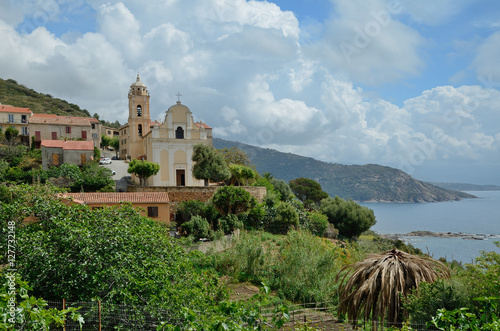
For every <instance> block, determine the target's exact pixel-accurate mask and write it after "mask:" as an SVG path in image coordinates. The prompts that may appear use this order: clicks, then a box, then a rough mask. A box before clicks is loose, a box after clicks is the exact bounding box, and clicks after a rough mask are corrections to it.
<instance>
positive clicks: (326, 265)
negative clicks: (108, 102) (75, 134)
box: [0, 167, 500, 330]
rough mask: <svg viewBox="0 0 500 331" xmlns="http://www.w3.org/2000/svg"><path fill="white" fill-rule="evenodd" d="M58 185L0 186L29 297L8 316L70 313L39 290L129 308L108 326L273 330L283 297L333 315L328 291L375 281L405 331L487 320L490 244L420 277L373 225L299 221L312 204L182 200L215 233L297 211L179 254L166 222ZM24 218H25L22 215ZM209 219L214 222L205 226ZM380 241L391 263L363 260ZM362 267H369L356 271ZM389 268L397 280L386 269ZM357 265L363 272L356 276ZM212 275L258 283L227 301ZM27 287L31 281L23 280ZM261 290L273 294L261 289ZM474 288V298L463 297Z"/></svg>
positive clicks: (425, 265) (334, 299)
mask: <svg viewBox="0 0 500 331" xmlns="http://www.w3.org/2000/svg"><path fill="white" fill-rule="evenodd" d="M61 171H62V172H63V173H64V175H65V176H68V177H71V176H74V175H75V174H76V173H78V172H77V171H78V170H76V169H73V168H72V167H63V168H62V169H61ZM235 189H240V188H237V187H236V188H235ZM57 192H58V190H56V189H54V188H51V187H50V186H39V185H34V186H27V185H19V186H0V224H1V225H2V232H3V233H2V236H1V238H0V249H1V250H2V251H7V245H8V241H7V235H6V234H7V231H8V230H9V226H10V225H11V224H13V225H14V227H15V231H16V239H17V240H18V242H17V247H18V250H17V251H16V268H17V270H18V275H17V279H18V280H17V282H18V283H19V282H21V279H22V280H23V281H25V282H27V283H26V287H25V289H26V291H28V293H26V291H24V290H23V291H24V292H23V293H24V294H23V295H24V297H21V296H20V294H17V302H18V303H20V302H23V301H24V300H29V302H30V305H31V306H26V307H25V308H23V310H20V311H19V312H18V313H17V315H16V319H17V321H18V325H20V323H24V322H23V321H28V319H27V318H28V316H29V318H30V319H31V321H30V322H35V323H45V324H46V325H51V327H52V326H55V325H60V324H58V323H60V321H62V320H63V319H64V318H66V319H75V320H78V319H79V318H80V317H79V315H78V311H75V310H66V311H56V310H50V309H47V308H46V306H45V304H44V301H43V300H42V299H41V298H43V299H44V300H60V299H61V298H63V297H64V298H66V299H67V300H68V301H70V300H71V301H73V300H77V301H80V300H81V301H90V300H101V301H102V302H103V303H109V304H111V303H119V304H126V305H128V306H131V307H135V311H136V315H135V317H134V322H132V320H131V321H128V322H127V321H125V320H119V319H117V320H115V322H114V323H115V324H113V325H111V326H110V325H108V326H107V328H108V329H111V328H122V329H137V328H139V327H142V326H144V325H145V324H144V323H146V322H145V316H156V318H157V320H156V321H157V322H156V325H158V326H159V327H161V328H163V329H165V330H175V329H176V327H177V326H179V327H181V326H182V327H186V326H191V327H192V328H194V329H197V330H201V329H205V330H214V329H224V328H226V329H229V330H254V329H259V328H260V329H262V330H264V329H278V328H279V327H280V326H282V325H283V323H284V322H286V319H287V316H288V313H287V312H288V309H289V308H288V307H289V306H290V304H291V303H292V302H293V303H295V304H300V303H308V302H315V303H316V305H317V307H330V308H331V309H335V308H340V312H339V313H338V314H336V317H337V318H340V319H342V318H345V317H346V316H344V315H343V314H344V312H348V311H349V310H347V311H346V310H343V309H344V308H342V305H344V304H347V303H348V302H350V301H349V300H346V299H345V296H342V295H341V296H340V297H339V290H340V293H343V292H345V293H346V294H347V297H348V298H349V297H351V298H354V297H355V296H361V297H363V298H368V297H369V296H364V295H362V294H360V293H358V292H356V291H358V290H359V291H362V290H363V289H370V288H378V290H377V291H379V292H374V293H379V294H378V295H379V296H378V298H379V299H376V298H375V297H373V300H375V301H377V300H378V301H377V302H382V301H381V299H380V298H382V297H383V296H387V295H389V294H390V298H392V299H394V300H396V299H397V300H401V301H400V303H398V304H395V305H394V307H400V308H398V309H400V310H398V314H397V317H398V318H397V319H396V320H397V321H398V322H403V321H406V322H407V323H408V324H407V326H406V329H408V328H409V327H412V325H413V324H412V323H427V322H428V323H434V324H432V325H433V326H434V327H437V328H438V329H442V330H453V328H458V325H457V323H462V321H468V322H467V323H469V324H468V325H470V329H471V330H496V329H495V328H497V329H498V318H497V316H498V315H499V313H500V312H499V307H498V291H499V287H498V286H499V284H498V279H499V275H500V254H498V253H494V252H485V253H483V254H482V256H481V257H480V258H478V259H477V263H476V264H474V265H465V266H462V265H460V264H458V265H457V264H453V265H449V267H450V268H451V279H442V280H439V281H437V282H434V283H431V281H433V280H434V279H435V278H426V276H425V277H424V275H432V274H433V273H435V275H436V274H440V273H441V274H445V273H446V271H445V269H443V267H442V264H440V263H438V262H436V261H433V260H430V259H429V258H425V257H421V256H414V255H411V256H410V255H408V254H406V253H403V252H402V251H411V252H414V250H413V249H412V248H411V247H407V246H405V245H403V244H402V243H401V242H394V241H390V240H387V239H382V238H378V237H377V236H376V235H375V234H373V233H365V234H364V235H362V236H360V239H358V240H353V241H349V242H341V241H336V240H330V239H326V238H320V237H318V236H316V235H314V234H313V233H311V231H307V230H302V229H304V228H305V227H304V224H307V222H306V220H309V222H310V223H309V224H315V223H319V224H321V223H322V221H326V220H325V219H324V217H325V215H323V214H321V213H319V212H317V211H312V212H307V211H305V210H304V209H303V208H301V207H300V205H299V204H298V203H297V200H293V201H292V202H288V203H287V202H276V204H275V205H273V206H271V205H265V204H260V205H259V204H257V205H255V206H254V207H252V208H250V209H249V210H247V211H246V212H241V213H239V214H234V213H227V215H226V216H225V217H222V216H221V215H220V214H219V213H218V212H217V211H216V209H215V207H214V206H213V205H211V204H202V203H199V202H185V203H183V204H181V205H180V206H179V210H182V212H183V218H184V217H185V219H186V220H187V219H189V221H187V223H185V224H186V225H184V227H186V228H188V227H190V228H191V230H189V231H191V232H192V234H193V236H196V237H205V235H206V234H207V233H210V232H211V231H212V230H220V229H221V228H223V227H224V226H225V225H224V224H223V223H224V222H227V223H231V222H232V224H234V223H235V222H241V223H242V224H243V226H244V228H247V227H249V224H250V223H249V222H250V221H249V220H250V219H251V218H252V217H255V218H257V219H258V218H259V217H263V216H262V215H263V214H264V215H265V217H267V216H269V213H270V211H271V210H274V212H276V213H278V212H281V208H283V210H282V214H283V215H285V216H283V215H282V217H283V218H288V219H296V218H295V216H291V214H293V215H295V213H297V215H298V222H299V224H298V228H299V229H298V230H289V231H288V232H287V233H286V234H283V235H273V234H270V233H269V232H264V231H241V232H240V234H239V236H236V235H235V236H233V237H232V239H231V240H230V242H227V243H226V244H225V250H224V251H223V252H221V253H217V252H215V251H209V253H208V254H202V253H200V252H196V251H195V252H191V253H186V252H185V251H184V249H183V248H182V247H181V246H180V243H181V242H183V241H178V240H176V239H173V238H171V237H169V235H168V228H166V227H164V226H162V225H159V224H156V223H155V221H153V220H150V219H148V218H145V217H143V216H141V215H140V214H139V213H138V212H137V211H135V210H134V209H132V208H131V206H129V205H123V206H121V207H113V208H103V209H97V210H90V209H89V208H87V207H85V206H81V205H67V204H64V203H62V202H61V201H60V198H58V197H57V195H55V193H57ZM285 205H286V207H280V206H285ZM290 207H291V208H290ZM262 212H263V214H262ZM294 212H295V213H294ZM198 214H202V215H204V216H203V217H202V216H197V215H198ZM266 215H267V216H266ZM286 215H288V216H286ZM27 218H28V219H30V220H31V221H30V222H24V220H26V219H27ZM312 220H315V221H314V222H313V221H312ZM321 220H322V221H321ZM188 224H189V225H188ZM252 224H257V225H258V224H259V223H258V222H255V223H252ZM214 225H215V226H216V227H217V226H220V228H214V229H213V228H212V226H214ZM226 225H227V224H226ZM361 238H362V239H361ZM391 246H392V247H394V246H398V247H399V248H400V249H399V250H398V251H396V250H394V251H392V250H391V251H390V252H388V254H389V255H390V254H393V255H394V256H393V258H392V259H393V260H397V261H401V262H402V263H401V264H398V263H399V262H397V263H391V261H392V260H391V258H387V256H386V255H383V257H384V258H381V259H377V257H374V256H371V257H368V260H364V259H365V258H366V257H367V254H370V253H376V252H380V251H382V250H383V249H385V248H386V247H391ZM1 259H2V260H1V261H0V263H1V264H2V265H5V264H6V263H7V262H8V260H7V256H6V255H4V256H2V257H1ZM375 260H377V261H378V262H376V261H375ZM360 261H363V262H360ZM394 262H395V261H394ZM445 264H447V263H445ZM447 265H448V264H447ZM435 267H437V269H434V268H435ZM366 268H369V269H370V270H372V271H371V272H366V271H367V269H366ZM342 270H344V271H342ZM349 270H353V271H354V272H349ZM361 270H365V271H364V272H361ZM419 270H425V271H426V272H425V273H423V272H419ZM398 273H399V274H400V275H403V274H406V275H408V277H403V278H401V277H400V278H398V277H393V276H392V275H397V274H398ZM1 274H2V280H3V284H4V289H3V290H2V293H5V292H6V291H7V290H6V288H5V276H6V275H7V273H6V270H5V269H2V271H1ZM363 274H364V275H366V279H365V278H363V277H361V276H362V275H363ZM338 275H340V278H339V277H337V276H338ZM377 275H380V277H378V276H377ZM411 275H413V276H411ZM344 276H345V277H346V278H345V279H346V280H347V279H350V280H349V281H348V282H350V284H351V286H346V285H345V284H346V283H345V281H344V282H341V281H340V280H341V279H342V278H343V277H344ZM410 276H411V277H410ZM221 279H226V281H230V282H240V281H245V282H251V283H254V284H257V285H259V286H262V289H263V292H264V293H262V294H260V295H258V296H256V297H254V298H253V299H251V300H249V301H245V302H240V301H227V298H228V293H227V291H226V289H225V283H222V282H221ZM386 279H387V280H386ZM396 280H399V281H401V282H399V281H398V282H396ZM426 281H427V282H426ZM418 282H420V284H419V285H418V287H417V286H416V284H417V283H418ZM28 284H29V286H30V287H31V288H32V290H30V289H28V288H27V285H28ZM262 284H265V285H262ZM342 284H344V285H342ZM396 284H400V286H396ZM19 287H21V286H19ZM346 288H350V289H352V290H353V291H350V290H346ZM398 288H399V289H404V290H401V291H400V290H397V289H398ZM411 289H413V290H411ZM269 290H271V291H272V293H273V296H269V294H265V293H267V292H269ZM398 293H400V294H401V296H400V295H399V294H398ZM478 297H481V298H483V299H481V300H474V299H475V298H478ZM9 298H10V297H9V294H7V295H4V296H1V297H0V312H6V309H7V308H6V307H7V306H6V302H8V300H9ZM35 298H39V299H35ZM484 298H486V299H484ZM392 299H387V300H386V301H385V302H387V303H389V302H390V300H392ZM2 300H3V301H2ZM373 302H374V301H372V303H373ZM268 305H272V307H269V306H268ZM372 306H373V305H372ZM30 307H32V308H34V307H37V308H39V309H36V314H35V313H30V310H29V309H31V308H30ZM363 307H366V308H365V309H361V310H358V312H357V314H358V315H357V316H360V317H365V318H367V319H369V320H370V321H371V320H373V319H376V318H377V317H382V315H383V314H385V316H396V315H395V314H394V311H393V312H392V313H390V311H389V310H387V311H385V313H384V312H383V311H382V310H378V311H377V312H373V310H370V308H369V307H371V306H370V304H369V303H366V304H365V305H364V306H363ZM443 308H444V309H446V310H443ZM2 309H3V310H2ZM263 309H264V310H263ZM264 311H266V312H267V311H271V314H270V315H267V313H266V316H267V317H266V316H265V315H264ZM165 312H167V315H168V316H171V318H169V319H164V318H163V317H161V316H167V315H165V314H164V313H165ZM116 313H118V311H116ZM23 314H24V315H23ZM391 314H392V315H391ZM23 318H24V320H23ZM457 321H458V322H457ZM4 323H5V322H4ZM124 323H137V324H133V325H132V324H124ZM464 323H465V322H464ZM495 323H497V324H495ZM4 325H9V324H4ZM400 327H403V324H400ZM309 330H311V329H310V328H309Z"/></svg>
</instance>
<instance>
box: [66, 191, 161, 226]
mask: <svg viewBox="0 0 500 331" xmlns="http://www.w3.org/2000/svg"><path fill="white" fill-rule="evenodd" d="M66 196H69V197H71V198H72V199H73V202H75V203H80V204H84V205H86V206H89V207H90V208H92V209H96V208H102V207H103V206H119V205H121V204H123V203H130V204H132V206H133V207H135V208H138V209H139V211H140V213H141V214H142V215H143V216H147V217H149V218H151V219H154V220H158V221H160V222H167V223H168V222H169V220H170V200H169V196H168V193H166V192H94V193H66Z"/></svg>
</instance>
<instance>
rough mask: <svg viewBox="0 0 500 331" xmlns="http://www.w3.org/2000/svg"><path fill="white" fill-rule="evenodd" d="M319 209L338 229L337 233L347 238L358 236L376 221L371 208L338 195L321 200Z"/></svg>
mask: <svg viewBox="0 0 500 331" xmlns="http://www.w3.org/2000/svg"><path fill="white" fill-rule="evenodd" d="M320 211H321V213H323V214H325V215H326V216H328V221H329V222H330V223H332V224H333V225H334V226H335V228H336V229H338V230H339V234H341V235H342V236H345V237H348V238H355V237H359V235H360V234H361V233H362V232H364V231H366V230H368V229H369V228H370V227H372V226H373V225H375V223H376V221H375V214H374V213H373V210H371V209H370V208H368V207H363V206H361V205H358V204H357V203H355V202H354V201H352V200H349V201H346V200H344V199H341V198H339V197H338V196H336V197H335V198H326V199H323V200H321V206H320Z"/></svg>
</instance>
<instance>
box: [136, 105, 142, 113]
mask: <svg viewBox="0 0 500 331" xmlns="http://www.w3.org/2000/svg"><path fill="white" fill-rule="evenodd" d="M137 116H142V107H141V106H140V105H139V106H137Z"/></svg>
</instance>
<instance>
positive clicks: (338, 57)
mask: <svg viewBox="0 0 500 331" xmlns="http://www.w3.org/2000/svg"><path fill="white" fill-rule="evenodd" d="M137 73H139V74H140V75H141V80H142V82H144V83H145V84H146V85H147V86H148V88H149V92H150V95H151V112H152V117H153V119H159V120H162V119H163V117H164V114H165V110H166V109H168V107H169V106H170V105H172V104H174V103H175V101H176V100H177V97H176V94H177V92H180V93H181V94H182V96H181V100H182V102H183V103H184V104H185V105H187V106H188V107H189V108H190V109H191V110H192V112H193V114H194V116H195V120H197V121H198V120H202V121H204V122H206V123H207V124H209V125H210V126H211V127H212V128H213V132H214V136H216V137H220V138H224V139H229V140H235V141H241V142H245V143H250V144H253V145H258V146H262V147H269V148H274V149H277V150H280V151H284V152H292V153H297V154H300V155H304V156H311V157H314V158H316V159H319V160H323V161H328V162H338V163H345V164H367V163H377V164H382V165H387V166H392V167H396V168H400V169H402V170H404V171H406V172H408V173H410V174H411V175H413V176H414V177H416V178H417V179H422V180H431V181H454V182H470V183H479V184H498V185H500V171H499V170H500V169H499V168H500V2H499V1H498V0H484V1H483V0H478V1H476V0H440V1H436V0H419V1H414V0H411V1H410V0H387V1H386V0H371V1H366V0H293V1H292V0H276V1H246V0H148V1H138V0H133V1H129V0H122V1H114V0H110V1H97V0H23V1H21V0H0V77H1V78H3V79H7V78H12V79H15V80H16V81H17V82H19V83H21V84H24V85H25V86H27V87H30V88H33V89H35V90H36V91H39V92H43V93H50V94H52V95H53V96H55V97H58V98H62V99H66V100H68V101H70V102H72V103H75V104H78V105H79V106H80V107H82V108H85V109H87V110H88V111H89V112H90V113H91V114H94V113H97V114H99V115H100V117H101V118H103V119H106V120H109V121H115V120H118V121H120V123H122V124H123V123H125V122H126V121H127V115H128V111H127V93H128V90H129V86H130V84H132V83H133V82H134V81H135V78H136V75H137Z"/></svg>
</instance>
